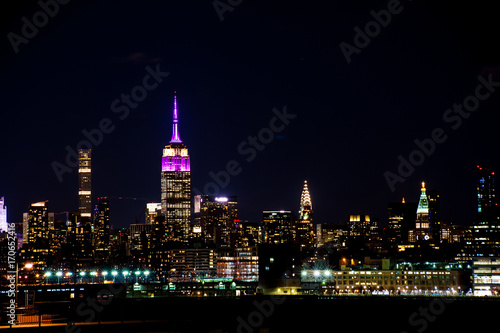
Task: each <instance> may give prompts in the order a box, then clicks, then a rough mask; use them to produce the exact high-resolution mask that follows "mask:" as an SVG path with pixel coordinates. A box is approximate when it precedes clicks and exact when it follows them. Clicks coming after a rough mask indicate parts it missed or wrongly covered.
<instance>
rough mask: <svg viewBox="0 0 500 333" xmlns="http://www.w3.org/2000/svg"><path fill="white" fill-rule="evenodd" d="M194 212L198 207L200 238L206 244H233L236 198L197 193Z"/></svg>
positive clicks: (236, 208)
mask: <svg viewBox="0 0 500 333" xmlns="http://www.w3.org/2000/svg"><path fill="white" fill-rule="evenodd" d="M195 202H196V204H195V207H196V208H195V214H197V213H198V212H197V209H198V207H199V214H200V227H201V238H202V240H203V241H204V242H205V243H206V244H208V245H212V246H213V245H217V246H225V247H229V246H233V247H234V246H235V245H236V238H237V237H236V236H237V235H236V233H237V229H236V221H237V219H238V198H237V197H236V196H228V197H215V196H211V195H197V196H196V197H195Z"/></svg>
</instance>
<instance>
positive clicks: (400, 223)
mask: <svg viewBox="0 0 500 333" xmlns="http://www.w3.org/2000/svg"><path fill="white" fill-rule="evenodd" d="M387 213H388V220H389V225H388V232H387V234H388V237H387V238H388V241H389V243H391V244H393V245H395V244H401V243H406V242H407V241H408V231H409V230H410V228H413V226H414V223H415V220H416V218H417V215H416V214H417V203H416V202H406V201H405V199H404V198H403V200H402V201H401V202H390V203H389V204H388V209H387Z"/></svg>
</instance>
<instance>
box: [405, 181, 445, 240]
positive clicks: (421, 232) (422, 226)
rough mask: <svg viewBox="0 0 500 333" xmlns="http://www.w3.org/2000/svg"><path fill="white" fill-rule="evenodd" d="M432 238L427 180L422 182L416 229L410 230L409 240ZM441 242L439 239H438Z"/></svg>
mask: <svg viewBox="0 0 500 333" xmlns="http://www.w3.org/2000/svg"><path fill="white" fill-rule="evenodd" d="M431 238H432V234H431V233H430V222H429V198H428V197H427V190H426V188H425V182H422V188H421V190H420V199H419V201H418V206H417V220H416V221H415V229H413V230H410V231H409V234H408V240H409V241H410V242H416V241H418V240H429V239H431ZM437 241H438V242H439V239H438V240H437Z"/></svg>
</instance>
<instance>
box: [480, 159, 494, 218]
mask: <svg viewBox="0 0 500 333" xmlns="http://www.w3.org/2000/svg"><path fill="white" fill-rule="evenodd" d="M495 206H496V198H495V172H493V170H491V169H488V168H483V167H480V166H479V165H478V166H477V212H478V213H483V214H490V213H491V210H492V209H493V208H492V207H495Z"/></svg>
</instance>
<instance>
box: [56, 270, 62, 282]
mask: <svg viewBox="0 0 500 333" xmlns="http://www.w3.org/2000/svg"><path fill="white" fill-rule="evenodd" d="M62 275H63V272H61V271H59V272H57V273H56V276H57V284H59V282H60V278H61V276H62Z"/></svg>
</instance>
